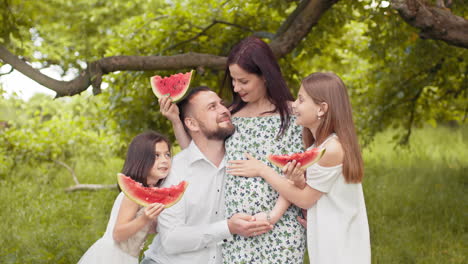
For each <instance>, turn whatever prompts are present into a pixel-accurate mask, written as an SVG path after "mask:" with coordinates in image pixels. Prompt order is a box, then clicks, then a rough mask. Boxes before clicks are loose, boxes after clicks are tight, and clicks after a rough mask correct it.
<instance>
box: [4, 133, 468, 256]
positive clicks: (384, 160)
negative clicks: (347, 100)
mask: <svg viewBox="0 0 468 264" xmlns="http://www.w3.org/2000/svg"><path fill="white" fill-rule="evenodd" d="M391 136H392V132H390V131H389V132H386V133H383V134H380V135H378V136H377V138H376V141H375V142H374V144H373V145H372V146H370V148H368V149H366V150H365V151H364V159H365V165H366V175H365V179H364V183H363V185H364V192H365V197H366V205H367V210H368V218H369V223H370V230H371V243H372V263H385V264H387V263H434V264H435V263H437V264H438V263H467V262H468V260H467V253H466V252H468V245H467V243H468V235H467V234H468V233H467V221H466V219H467V215H466V214H467V212H468V208H467V207H468V204H467V201H468V195H467V188H466V187H467V183H468V177H467V176H468V174H467V172H466V171H468V128H467V127H465V128H459V129H448V128H443V127H440V128H436V129H434V128H428V129H419V130H416V131H415V132H414V135H413V137H412V144H411V146H410V147H409V148H396V149H395V148H394V144H393V143H391V142H389V140H390V138H391ZM122 163H123V161H122V160H120V159H113V158H109V159H108V161H107V162H105V163H99V162H96V161H93V160H79V161H77V162H76V165H75V170H76V173H77V175H78V178H79V180H80V182H82V183H102V184H111V183H115V178H114V177H115V173H116V172H117V171H119V170H120V169H121V166H122ZM71 185H73V181H72V178H71V176H70V175H69V173H68V171H66V170H65V169H63V168H61V167H58V166H56V165H53V164H52V165H51V164H39V165H37V166H34V167H32V166H27V165H25V166H23V167H20V168H19V169H17V170H15V171H13V172H12V173H11V174H10V175H8V176H6V178H0V206H1V207H0V209H1V210H0V217H1V218H2V222H1V224H0V234H1V236H0V244H1V245H2V247H0V263H76V262H77V261H78V260H79V258H80V257H81V255H82V254H83V253H84V252H85V251H86V250H87V249H88V247H89V246H91V245H92V243H94V242H95V241H96V240H97V239H98V238H99V237H101V236H102V234H103V233H104V231H105V228H106V224H107V221H108V216H109V213H110V210H111V207H112V204H113V201H114V198H115V197H116V195H117V190H101V191H92V192H74V193H66V192H64V189H65V188H66V187H69V186H71ZM305 263H308V261H305Z"/></svg>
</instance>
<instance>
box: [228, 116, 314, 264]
mask: <svg viewBox="0 0 468 264" xmlns="http://www.w3.org/2000/svg"><path fill="white" fill-rule="evenodd" d="M232 121H233V123H234V125H235V127H236V132H235V133H234V134H233V135H232V136H231V137H230V138H228V139H227V140H226V154H227V158H228V160H240V159H245V157H244V155H243V153H245V152H248V153H250V154H252V155H253V156H254V157H255V158H257V159H259V160H261V161H262V162H264V163H266V164H268V165H269V166H270V167H272V168H275V170H276V172H278V173H280V172H281V171H280V169H279V168H278V167H276V166H274V165H272V164H271V163H270V162H269V161H268V160H267V159H266V156H267V155H268V154H272V153H273V154H291V153H296V152H302V151H303V150H304V149H303V146H302V133H301V131H302V130H301V127H300V126H298V125H296V124H295V118H294V117H293V116H292V117H291V123H290V126H289V128H288V130H287V131H286V132H285V134H284V135H283V136H282V137H281V138H279V139H278V138H277V134H278V131H279V128H280V124H281V119H280V117H279V116H265V117H233V118H232ZM278 196H279V195H278V193H277V192H276V191H275V190H274V189H273V188H272V187H271V186H270V185H269V184H268V183H267V182H266V181H265V180H263V179H262V178H260V177H255V178H245V177H238V176H232V175H229V174H228V175H227V178H226V189H225V203H226V216H227V217H230V216H232V215H233V214H235V213H247V214H250V215H254V214H256V213H259V212H264V211H271V210H272V209H273V207H274V206H275V204H276V201H277V199H278ZM300 211H301V210H300V209H299V208H298V207H296V206H294V205H291V206H290V207H289V209H288V210H287V211H286V212H285V213H284V215H283V217H282V218H281V219H280V220H279V221H278V222H277V223H276V224H275V226H274V228H273V230H271V231H270V232H268V233H265V234H263V235H260V236H254V237H247V238H246V237H242V236H239V235H234V236H233V239H232V240H229V241H228V242H225V243H223V262H224V263H225V264H241V263H245V264H247V263H248V264H260V263H261V264H263V263H265V264H267V263H268V264H275V263H281V264H287V263H291V264H299V263H303V257H304V251H305V241H306V235H305V229H304V228H303V227H302V226H301V225H300V224H299V222H298V221H297V219H296V217H297V216H298V215H300Z"/></svg>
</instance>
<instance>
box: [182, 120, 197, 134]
mask: <svg viewBox="0 0 468 264" xmlns="http://www.w3.org/2000/svg"><path fill="white" fill-rule="evenodd" d="M184 123H185V126H186V127H187V128H188V130H190V131H194V132H195V131H199V130H200V126H199V125H198V122H197V120H195V118H193V117H186V118H185V119H184Z"/></svg>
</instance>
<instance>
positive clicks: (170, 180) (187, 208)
mask: <svg viewBox="0 0 468 264" xmlns="http://www.w3.org/2000/svg"><path fill="white" fill-rule="evenodd" d="M225 163H226V161H225V158H224V159H223V161H222V162H221V164H220V165H219V167H216V166H215V165H214V164H213V163H211V162H210V161H209V160H208V159H207V158H206V157H205V156H204V155H203V153H202V152H201V151H200V149H198V147H197V145H196V144H195V143H194V142H193V141H192V142H191V143H190V145H189V147H188V148H186V149H184V150H183V151H182V152H180V153H179V154H177V155H176V156H175V157H174V159H173V162H172V169H171V173H170V175H169V176H168V177H167V179H166V180H165V182H164V184H163V187H167V186H170V185H173V184H178V183H179V182H180V181H183V180H185V181H187V182H188V183H189V185H188V187H187V189H186V190H185V193H184V195H183V196H182V199H181V200H180V201H179V202H178V203H176V204H175V205H173V206H172V207H170V208H167V209H165V210H164V211H163V212H162V213H161V215H159V217H158V225H157V231H158V234H157V235H156V237H155V238H154V240H153V242H152V244H151V245H150V247H149V249H148V250H147V251H145V256H146V257H149V258H151V259H153V260H154V261H156V263H164V264H185V263H187V264H188V263H190V264H194V263H200V264H201V263H203V264H205V263H213V264H218V263H222V253H221V243H222V242H223V240H224V239H230V238H231V237H232V235H231V233H230V232H229V228H228V225H227V220H226V218H225V216H224V211H225V209H224V182H225V169H226V168H225Z"/></svg>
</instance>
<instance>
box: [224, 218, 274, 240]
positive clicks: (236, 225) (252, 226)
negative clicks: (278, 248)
mask: <svg viewBox="0 0 468 264" xmlns="http://www.w3.org/2000/svg"><path fill="white" fill-rule="evenodd" d="M228 227H229V231H230V232H231V234H237V235H240V236H243V237H251V236H258V235H261V234H264V233H266V232H268V231H270V230H271V229H273V226H272V225H271V224H270V223H269V222H268V221H266V220H256V219H255V217H253V216H251V215H248V214H244V213H237V214H235V215H233V216H232V217H231V218H229V219H228Z"/></svg>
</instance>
